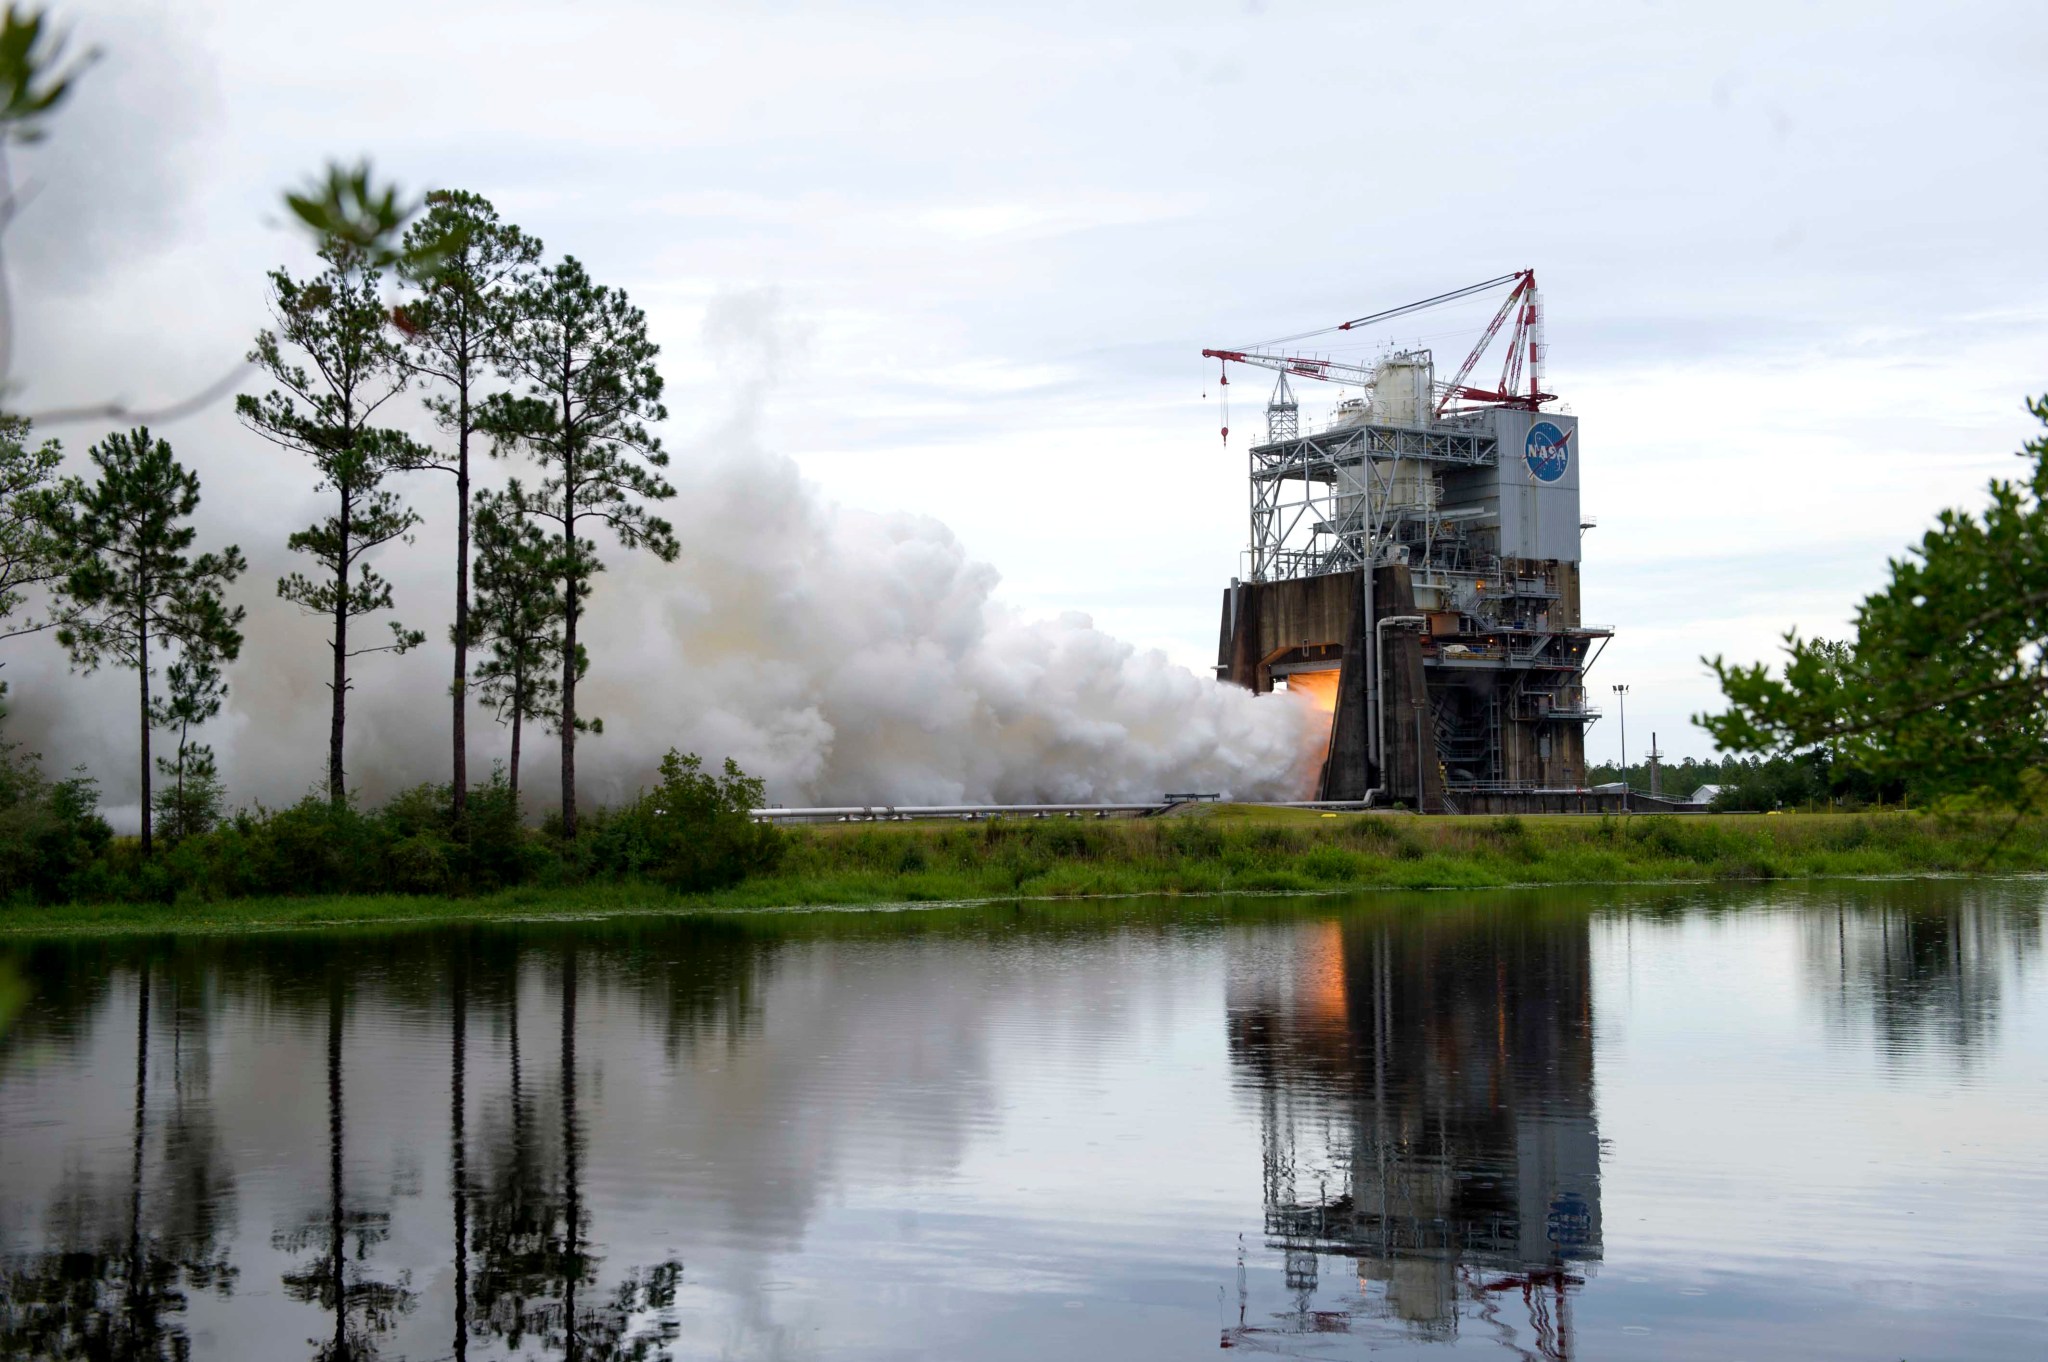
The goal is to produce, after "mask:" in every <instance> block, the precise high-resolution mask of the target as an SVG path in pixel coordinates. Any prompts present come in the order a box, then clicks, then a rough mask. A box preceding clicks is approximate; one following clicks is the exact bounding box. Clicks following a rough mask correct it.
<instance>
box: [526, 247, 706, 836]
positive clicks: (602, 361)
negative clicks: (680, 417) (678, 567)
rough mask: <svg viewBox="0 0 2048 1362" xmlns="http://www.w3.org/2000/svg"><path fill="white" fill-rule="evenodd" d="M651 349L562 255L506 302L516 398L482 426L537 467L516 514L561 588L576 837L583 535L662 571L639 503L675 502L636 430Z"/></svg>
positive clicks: (655, 395)
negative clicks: (545, 551)
mask: <svg viewBox="0 0 2048 1362" xmlns="http://www.w3.org/2000/svg"><path fill="white" fill-rule="evenodd" d="M658 353H660V349H659V347H658V346H656V345H655V344H654V342H653V341H652V340H650V339H648V336H647V318H646V316H645V314H643V313H642V312H641V311H640V309H639V308H636V307H634V306H633V305H632V304H631V303H630V302H629V301H627V298H626V295H625V293H624V292H623V291H621V290H619V289H614V288H607V287H605V286H603V285H601V284H596V283H593V282H591V279H590V276H589V274H588V273H587V272H586V271H585V270H584V268H583V266H582V264H581V263H579V262H578V261H577V260H576V258H575V257H574V256H568V257H564V258H563V260H562V262H561V263H560V264H558V265H554V266H551V267H549V268H548V269H546V270H543V271H542V272H541V273H540V274H539V275H538V276H536V277H535V278H534V280H533V281H532V283H531V284H529V285H528V286H527V287H526V288H525V289H523V290H522V291H521V293H520V295H519V298H518V299H517V301H516V303H515V311H514V320H513V323H512V330H511V336H510V341H509V343H508V345H507V347H506V361H507V368H508V369H509V370H510V371H511V373H512V374H513V375H514V376H515V378H516V379H517V380H518V381H519V383H520V388H521V391H520V392H519V393H518V394H517V395H516V396H512V395H504V396H500V397H496V398H494V399H492V402H491V404H490V405H491V412H490V416H489V420H490V423H491V426H492V429H493V430H494V432H496V433H497V434H498V435H499V437H500V438H501V439H502V440H508V441H513V442H516V443H518V444H521V445H523V446H525V448H526V449H527V450H528V451H529V452H530V453H531V454H532V455H533V457H534V459H535V461H536V462H538V463H539V464H540V466H541V470H542V474H543V476H542V480H541V483H540V486H539V487H538V488H536V489H534V491H533V492H532V493H531V494H530V495H528V496H527V497H526V498H525V511H526V514H527V515H528V516H530V517H532V518H534V519H537V520H541V521H545V522H547V523H548V524H549V526H550V527H551V533H550V535H549V538H550V540H551V541H552V542H553V544H554V548H555V551H556V554H557V556H558V563H559V572H560V580H561V583H562V654H561V658H560V666H561V676H562V681H561V686H562V693H561V701H560V713H559V715H558V718H557V721H556V729H557V730H558V732H559V733H560V735H561V739H562V831H563V833H564V834H565V835H567V836H569V837H574V836H575V835H576V735H577V734H578V733H579V732H580V731H582V730H583V729H584V728H586V727H588V725H586V724H584V723H580V722H579V721H578V715H577V709H576V683H577V681H578V679H579V678H580V677H581V676H582V673H583V669H584V667H585V666H586V665H587V659H586V657H585V655H584V653H583V650H582V648H581V646H580V645H579V644H578V642H577V639H576V633H577V626H578V624H579V623H580V622H581V620H582V617H583V610H584V603H585V601H586V600H587V599H588V597H589V594H590V586H591V578H592V577H593V576H595V575H596V573H598V572H599V571H600V570H601V569H602V567H603V564H602V563H600V562H599V561H598V558H597V546H596V544H595V543H594V542H593V541H592V540H590V539H587V538H585V537H584V535H585V532H586V530H590V529H596V528H598V527H600V526H601V527H603V528H605V529H608V530H610V531H611V533H612V536H613V537H614V538H616V539H617V540H618V541H619V543H620V545H621V546H623V547H625V548H628V549H635V548H646V549H650V550H652V551H653V552H654V553H655V554H656V555H657V556H659V557H660V558H662V559H664V560H666V561H673V560H674V558H675V556H676V551H677V549H676V540H675V533H674V531H673V530H672V529H671V528H670V526H669V523H668V522H667V521H666V520H663V519H661V518H660V517H659V516H656V515H654V514H653V513H652V512H651V511H649V510H648V509H647V505H646V503H648V502H651V501H662V500H666V499H667V498H669V497H672V496H674V495H675V488H673V487H671V486H669V484H668V483H667V482H665V481H663V480H662V478H661V476H660V474H659V473H658V472H656V471H655V470H657V469H660V468H664V467H666V466H667V464H668V455H667V454H666V453H665V452H664V451H663V450H662V447H661V441H660V440H658V439H656V438H655V436H654V435H653V433H652V432H650V431H649V430H648V429H647V423H649V422H653V421H662V420H665V419H667V417H668V412H667V410H666V409H665V408H663V407H662V405H661V390H662V381H661V375H660V374H659V373H657V372H656V371H655V368H654V358H655V356H656V355H657V354H658Z"/></svg>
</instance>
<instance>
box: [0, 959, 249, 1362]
mask: <svg viewBox="0 0 2048 1362" xmlns="http://www.w3.org/2000/svg"><path fill="white" fill-rule="evenodd" d="M153 982H156V983H157V989H156V992H155V996H154V997H153V996H152V988H151V985H152V983H153ZM168 982H169V985H170V989H171V994H170V997H169V999H168V1000H166V999H165V998H164V995H163V989H164V985H163V981H155V980H153V979H152V974H151V971H150V968H149V966H148V965H147V963H145V964H144V965H143V966H142V968H141V969H139V970H138V971H137V973H136V977H135V1003H134V1016H135V1041H134V1054H133V1065H134V1068H133V1074H134V1079H133V1082H134V1087H133V1099H132V1111H133V1116H132V1131H133V1133H132V1137H131V1138H130V1140H129V1142H128V1154H129V1158H128V1164H127V1167H126V1169H125V1170H124V1171H125V1174H126V1176H125V1177H124V1178H119V1179H118V1183H121V1184H125V1185H122V1186H119V1189H118V1190H117V1186H116V1184H117V1179H116V1178H115V1177H113V1176H107V1175H105V1173H111V1170H105V1173H102V1174H100V1175H96V1174H95V1172H94V1171H90V1170H85V1169H82V1168H71V1169H68V1170H67V1171H66V1173H65V1175H64V1177H63V1178H62V1179H61V1180H60V1181H59V1182H58V1184H57V1185H56V1187H55V1189H54V1191H53V1194H52V1196H51V1199H50V1205H49V1209H48V1218H47V1236H46V1237H47V1240H48V1241H49V1243H50V1244H51V1245H52V1247H50V1248H48V1249H45V1250H44V1251H42V1252H39V1253H32V1254H26V1255H20V1256H9V1257H8V1258H6V1259H5V1260H4V1266H0V1355H4V1356H8V1357H48V1358H94V1359H98V1358H121V1359H129V1358H133V1359H144V1358H185V1357H188V1356H189V1355H190V1341H189V1339H188V1337H187V1335H186V1332H185V1329H184V1327H183V1322H182V1318H181V1317H182V1314H183V1312H184V1310H185V1307H186V1303H187V1293H189V1292H207V1291H211V1292H219V1293H221V1294H223V1295H225V1294H226V1293H228V1292H229V1291H230V1290H231V1289H232V1287H233V1285H234V1279H235V1268H234V1267H233V1265H232V1264H231V1263H230V1261H229V1259H228V1253H227V1248H226V1246H225V1245H223V1244H222V1243H220V1242H219V1233H218V1232H219V1228H220V1226H221V1224H222V1222H223V1220H224V1219H225V1218H226V1217H227V1215H228V1214H229V1213H230V1211H231V1208H232V1205H233V1197H234V1186H233V1182H232V1180H231V1179H230V1178H229V1176H228V1174H227V1172H226V1170H225V1169H224V1168H223V1167H222V1166H221V1164H220V1161H219V1152H220V1151H219V1146H218V1143H217V1141H216V1140H215V1138H214V1132H213V1129H212V1124H211V1121H210V1119H209V1117H210V1113H209V1110H208V1108H207V1105H206V1102H205V1099H204V1096H203V1092H204V1087H205V1081H206V1073H207V1066H206V1063H205V1050H204V1048H203V1045H202V1046H200V1047H197V1051H196V1054H195V1053H194V1047H191V1046H190V1045H189V1044H188V1040H187V1025H186V1023H187V1022H188V1020H189V1019H190V1018H191V1016H192V1010H193V1008H192V1001H191V999H190V997H189V996H188V993H187V986H188V985H189V984H190V983H191V982H192V980H191V979H190V977H189V974H187V973H183V972H181V973H180V974H178V975H176V976H174V977H173V978H172V979H171V980H169V981H168ZM104 993H105V991H104V990H102V989H95V990H91V991H90V993H89V996H90V997H92V998H94V999H97V998H100V997H103V996H104ZM166 1012H167V1013H168V1014H169V1021H170V1026H171V1035H170V1045H169V1051H170V1053H169V1055H168V1056H164V1055H163V1054H162V1053H161V1051H162V1050H163V1049H164V1046H163V1044H162V1040H163V1037H162V1035H161V1032H162V1023H163V1020H164V1018H163V1017H162V1016H161V1015H160V1014H162V1013H166ZM153 1024H154V1025H155V1028H156V1030H157V1033H158V1034H157V1036H156V1037H155V1038H154V1041H153V1038H152V1034H151V1032H152V1025H153ZM152 1055H155V1056H156V1057H157V1059H158V1063H159V1071H158V1075H157V1078H156V1083H157V1085H158V1086H159V1087H161V1085H162V1084H163V1081H164V1074H163V1072H162V1065H163V1064H164V1063H165V1061H166V1059H167V1060H168V1065H169V1070H170V1072H169V1075H168V1077H169V1080H170V1087H171V1102H170V1110H169V1111H168V1113H165V1114H164V1115H163V1116H162V1117H161V1118H160V1120H159V1122H158V1125H159V1128H158V1129H155V1130H153V1129H152V1128H151V1121H150V1114H151V1112H150V1104H151V1099H152V1096H153V1093H152V1087H151V1075H150V1060H151V1058H152ZM195 1090H196V1091H197V1094H198V1095H196V1096H195V1095H194V1094H195ZM159 1105H161V1104H159ZM153 1144H154V1147H155V1148H156V1150H157V1159H156V1162H155V1165H154V1167H152V1165H151V1162H150V1158H149V1155H150V1153H151V1150H152V1147H153ZM152 1174H154V1176H153V1177H152Z"/></svg>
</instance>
